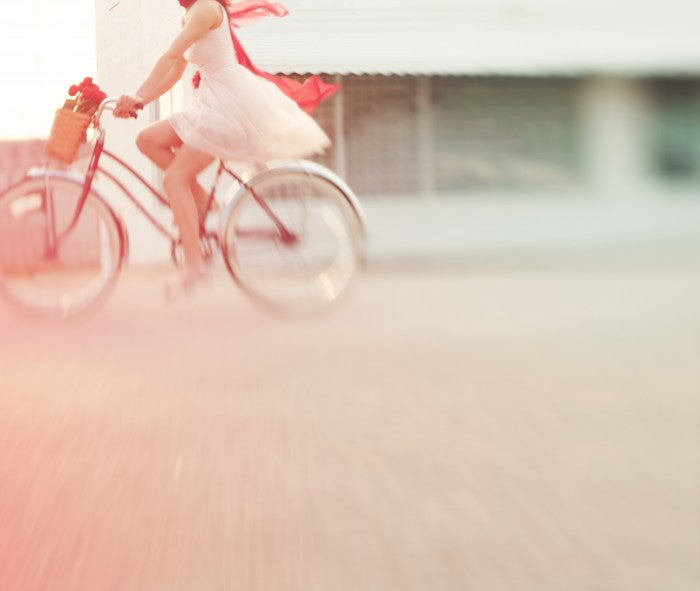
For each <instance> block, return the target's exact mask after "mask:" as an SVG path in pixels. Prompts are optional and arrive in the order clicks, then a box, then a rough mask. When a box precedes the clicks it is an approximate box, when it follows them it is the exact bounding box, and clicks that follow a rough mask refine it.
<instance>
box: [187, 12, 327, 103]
mask: <svg viewBox="0 0 700 591" xmlns="http://www.w3.org/2000/svg"><path fill="white" fill-rule="evenodd" d="M179 2H180V5H181V6H183V7H184V8H189V7H190V6H192V5H193V4H194V3H195V2H196V0H179ZM224 8H225V9H226V12H227V13H228V20H229V25H230V28H231V40H232V41H233V48H234V50H235V52H236V59H237V60H238V63H239V64H241V65H242V66H244V67H245V68H248V69H249V70H250V71H251V72H253V73H254V74H256V75H258V76H260V77H261V78H265V79H266V80H269V81H270V82H273V83H274V84H276V85H277V87H278V88H279V89H280V90H281V91H282V92H284V94H286V95H287V96H288V97H290V98H291V99H292V100H293V101H294V102H296V103H297V105H299V107H301V108H302V109H303V110H304V111H306V112H307V113H308V114H309V115H312V114H313V112H314V111H315V110H316V107H318V105H319V104H320V103H321V101H322V100H324V99H326V98H328V97H330V96H332V95H334V94H335V93H336V92H337V91H338V90H339V88H340V86H339V85H337V84H327V83H326V82H324V81H323V80H321V79H320V78H319V77H318V76H310V77H308V78H307V79H306V80H304V81H303V82H298V81H296V80H294V79H292V78H288V77H287V76H282V75H279V74H278V75H272V74H268V73H267V72H263V71H262V70H260V69H258V68H257V67H255V65H254V64H253V62H252V61H251V59H250V58H249V57H248V54H247V53H246V52H245V50H244V49H243V46H242V45H241V42H240V41H239V40H238V38H237V37H236V35H235V33H234V29H238V28H240V27H242V26H245V25H248V24H250V23H253V22H255V21H256V20H258V19H259V18H262V17H264V16H270V15H272V16H280V17H282V16H287V14H289V11H288V10H287V9H286V8H285V7H284V6H283V5H282V4H281V3H279V2H274V3H273V2H269V1H268V0H242V1H241V2H236V3H234V2H232V1H230V0H226V1H225V2H224ZM197 74H198V73H197ZM197 74H195V78H198V76H197Z"/></svg>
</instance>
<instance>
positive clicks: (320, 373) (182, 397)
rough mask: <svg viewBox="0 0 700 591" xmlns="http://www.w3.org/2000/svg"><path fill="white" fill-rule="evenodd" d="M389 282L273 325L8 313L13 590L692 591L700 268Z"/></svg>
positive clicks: (7, 560) (229, 305) (236, 314)
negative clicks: (327, 310) (79, 319)
mask: <svg viewBox="0 0 700 591" xmlns="http://www.w3.org/2000/svg"><path fill="white" fill-rule="evenodd" d="M691 271H692V267H691V266H683V265H654V266H646V267H645V266H644V265H639V264H635V265H631V266H608V267H606V268H595V267H585V266H582V267H579V268H577V269H573V270H569V271H567V272H565V271H562V270H557V269H556V268H549V269H547V268H539V269H530V270H525V269H520V270H519V269H517V268H514V269H507V268H503V267H501V268H494V269H476V268H472V269H462V270H459V269H443V270H439V269H422V270H421V269H417V270H416V269H413V270H411V269H406V270H386V271H380V270H378V269H377V270H374V271H371V272H369V273H368V274H367V276H366V277H365V279H364V281H363V282H362V283H361V285H360V286H359V288H358V289H357V291H356V292H355V293H354V294H353V297H352V298H351V299H350V300H349V301H348V302H347V303H346V305H345V306H344V307H342V308H341V309H339V310H337V311H336V312H335V313H334V314H332V315H330V316H327V317H324V318H321V319H317V320H314V321H307V322H280V321H278V320H274V319H271V318H268V317H266V316H265V315H263V314H262V313H259V312H258V311H256V310H255V309H254V308H252V307H251V306H250V305H249V304H248V302H246V301H245V300H244V299H243V298H242V296H241V295H240V294H239V292H237V291H236V290H235V289H234V288H233V287H232V286H231V285H230V284H229V283H228V282H227V281H226V279H225V278H224V277H220V278H218V279H217V282H216V283H215V285H214V287H213V288H212V289H211V290H209V291H207V292H205V293H202V294H200V295H199V296H197V297H195V298H193V299H191V300H189V301H186V302H180V303H176V304H173V305H170V306H163V304H162V302H161V297H160V296H161V292H160V283H162V281H163V278H162V276H160V275H158V274H157V273H153V272H151V273H145V272H143V271H132V272H130V273H129V274H127V275H126V276H125V277H123V279H122V281H121V282H120V284H119V286H118V288H117V290H116V292H115V294H114V296H113V297H112V299H111V300H110V301H109V302H108V303H107V305H106V307H105V308H104V309H103V310H102V311H101V312H100V313H99V314H98V315H97V316H95V317H94V318H92V319H90V320H89V321H87V322H83V323H81V324H77V325H71V326H66V327H56V326H53V327H47V326H42V325H40V324H36V323H27V322H25V321H22V320H19V319H17V318H16V317H15V316H13V315H12V314H11V313H10V312H9V311H8V310H7V309H5V308H2V309H0V326H2V337H1V338H0V363H1V364H2V365H1V370H2V373H1V374H0V376H1V377H0V380H1V382H0V383H1V385H2V388H1V393H0V557H2V559H1V560H0V589H1V590H2V591H34V590H37V591H39V590H40V591H44V590H55V591H95V590H100V591H109V590H118V591H122V590H129V591H131V590H134V591H200V590H201V591H204V590H206V591H214V590H222V591H223V590H241V591H243V590H245V591H258V590H260V591H277V590H280V591H297V590H298V591H357V590H358V589H365V590H371V591H374V590H376V591H393V590H396V591H412V590H415V591H425V590H428V589H429V590H436V591H464V590H484V591H501V590H502V591H513V590H524V591H531V590H536V591H545V590H546V591H564V590H566V591H577V590H582V591H583V590H586V591H588V590H591V591H593V590H595V591H607V590H610V591H625V590H629V591H645V590H655V591H656V590H658V591H669V590H673V591H686V590H687V591H696V590H697V588H698V583H699V582H700V565H699V561H700V511H699V509H698V507H699V505H698V493H699V492H700V437H699V434H700V423H699V421H698V419H699V418H700V304H699V303H698V302H699V301H700V274H697V273H692V272H691Z"/></svg>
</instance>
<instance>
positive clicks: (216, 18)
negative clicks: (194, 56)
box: [114, 0, 223, 116]
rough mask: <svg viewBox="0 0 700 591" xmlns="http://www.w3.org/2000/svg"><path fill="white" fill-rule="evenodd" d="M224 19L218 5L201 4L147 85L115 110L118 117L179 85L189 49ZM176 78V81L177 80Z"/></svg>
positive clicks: (191, 12)
mask: <svg viewBox="0 0 700 591" xmlns="http://www.w3.org/2000/svg"><path fill="white" fill-rule="evenodd" d="M221 18H223V17H222V15H221V10H220V9H219V3H218V2H216V0H211V1H210V2H198V3H196V4H195V5H194V6H192V8H191V9H190V12H189V19H188V20H187V22H186V23H185V26H184V27H183V28H182V31H180V34H179V35H178V36H177V37H175V39H174V40H173V42H172V43H171V44H170V47H169V48H168V50H167V51H166V52H165V53H164V54H163V55H162V56H161V57H160V59H159V60H158V61H157V62H156V65H155V66H154V67H153V70H151V73H150V74H149V75H148V77H147V78H146V80H145V81H144V83H143V84H142V85H141V86H140V87H139V89H138V90H137V91H136V93H135V94H134V95H123V96H122V97H121V98H120V99H119V102H118V103H117V106H116V108H115V112H114V114H115V115H117V116H129V115H130V114H131V113H133V112H134V109H135V108H136V105H140V106H145V105H147V104H148V103H150V102H153V101H154V100H155V99H157V98H158V97H159V96H161V95H162V94H163V93H165V92H166V91H167V90H169V89H170V88H172V86H173V85H174V84H175V82H177V80H178V79H179V78H180V77H181V76H182V74H183V72H184V71H185V66H186V65H187V62H186V60H185V58H184V53H185V51H187V49H188V48H189V47H190V46H191V45H192V44H194V43H195V42H196V41H197V40H198V39H200V38H201V37H202V36H203V35H204V34H206V33H207V32H208V31H209V30H210V29H212V28H214V27H216V26H217V25H218V24H220V21H221ZM176 76H177V77H176Z"/></svg>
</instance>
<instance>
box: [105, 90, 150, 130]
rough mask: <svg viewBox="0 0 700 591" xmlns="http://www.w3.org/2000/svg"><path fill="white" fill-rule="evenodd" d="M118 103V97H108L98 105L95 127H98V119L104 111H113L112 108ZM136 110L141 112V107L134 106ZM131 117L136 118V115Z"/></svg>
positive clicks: (140, 105) (139, 105)
mask: <svg viewBox="0 0 700 591" xmlns="http://www.w3.org/2000/svg"><path fill="white" fill-rule="evenodd" d="M118 101H119V97H118V96H108V97H107V98H106V99H104V100H103V101H102V102H101V103H100V106H99V107H98V109H97V111H96V112H95V125H98V124H99V123H100V118H101V117H102V113H103V111H104V110H105V109H111V110H112V111H114V106H115V105H116V104H117V102H118ZM136 108H137V109H138V110H141V109H143V105H142V104H140V103H139V104H138V105H136ZM132 117H138V113H136V112H134V113H133V114H132Z"/></svg>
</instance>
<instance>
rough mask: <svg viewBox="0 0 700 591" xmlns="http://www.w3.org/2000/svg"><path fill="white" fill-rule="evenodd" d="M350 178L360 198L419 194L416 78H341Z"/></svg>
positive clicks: (348, 175) (351, 184)
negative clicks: (363, 196) (365, 196)
mask: <svg viewBox="0 0 700 591" xmlns="http://www.w3.org/2000/svg"><path fill="white" fill-rule="evenodd" d="M342 84H343V100H344V108H345V113H344V121H343V127H344V133H345V145H346V169H347V180H348V183H349V185H350V186H351V187H352V188H353V190H354V191H355V192H356V193H358V194H359V195H415V194H417V193H418V191H419V179H418V174H419V166H418V146H417V140H418V124H417V118H416V79H415V78H414V77H411V76H369V75H365V76H354V75H353V76H346V77H344V78H343V81H342Z"/></svg>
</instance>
